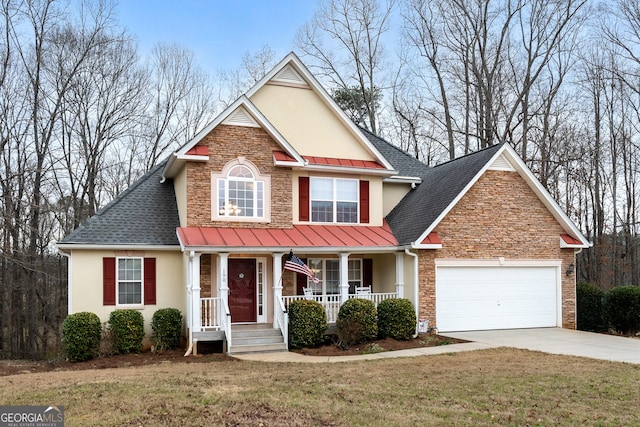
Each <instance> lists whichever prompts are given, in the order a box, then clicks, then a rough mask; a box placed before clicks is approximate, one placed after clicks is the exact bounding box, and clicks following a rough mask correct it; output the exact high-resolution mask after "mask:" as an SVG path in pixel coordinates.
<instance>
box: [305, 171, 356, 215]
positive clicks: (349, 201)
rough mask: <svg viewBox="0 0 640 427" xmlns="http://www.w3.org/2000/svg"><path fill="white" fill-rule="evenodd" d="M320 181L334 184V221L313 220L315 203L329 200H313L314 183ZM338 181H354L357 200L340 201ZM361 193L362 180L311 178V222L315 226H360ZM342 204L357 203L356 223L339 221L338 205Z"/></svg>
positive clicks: (325, 177)
mask: <svg viewBox="0 0 640 427" xmlns="http://www.w3.org/2000/svg"><path fill="white" fill-rule="evenodd" d="M318 180H331V182H332V200H331V204H332V209H333V211H332V218H333V221H314V220H313V202H314V200H315V201H323V202H327V201H328V200H324V199H314V198H313V183H314V181H318ZM338 181H352V182H353V183H354V184H355V188H356V197H355V200H353V201H352V200H342V199H338V192H337V188H338V185H337V182H338ZM360 191H361V185H360V180H359V179H357V178H343V177H329V176H311V177H309V222H311V223H313V224H360V223H361V221H360V209H361V203H362V200H361V195H360ZM340 202H348V203H355V204H356V213H355V221H354V222H341V221H338V203H340Z"/></svg>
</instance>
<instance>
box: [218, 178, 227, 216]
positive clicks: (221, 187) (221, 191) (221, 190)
mask: <svg viewBox="0 0 640 427" xmlns="http://www.w3.org/2000/svg"><path fill="white" fill-rule="evenodd" d="M226 182H227V181H226V180H224V179H219V180H218V214H219V215H225V209H224V205H225V201H226V192H225V184H226Z"/></svg>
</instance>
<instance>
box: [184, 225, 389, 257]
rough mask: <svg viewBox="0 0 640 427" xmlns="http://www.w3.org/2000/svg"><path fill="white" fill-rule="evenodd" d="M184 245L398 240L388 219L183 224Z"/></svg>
mask: <svg viewBox="0 0 640 427" xmlns="http://www.w3.org/2000/svg"><path fill="white" fill-rule="evenodd" d="M177 233H178V239H179V240H180V244H181V245H182V247H183V248H190V249H192V250H194V249H196V250H197V249H203V250H206V249H210V250H214V249H225V250H231V249H233V250H242V251H244V252H246V251H247V250H253V251H255V250H256V249H262V250H265V249H273V250H289V249H293V248H305V249H307V250H313V249H316V250H325V251H326V250H327V249H361V250H378V251H379V250H385V249H389V250H393V249H397V246H398V241H397V240H396V238H395V237H394V235H393V233H392V232H391V228H389V226H388V225H387V223H386V222H385V223H384V224H383V225H382V226H381V227H370V226H348V225H294V226H293V227H291V228H244V227H243V228H235V227H225V228H222V227H179V228H178V229H177Z"/></svg>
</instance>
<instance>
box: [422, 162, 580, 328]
mask: <svg viewBox="0 0 640 427" xmlns="http://www.w3.org/2000/svg"><path fill="white" fill-rule="evenodd" d="M435 231H436V232H437V233H438V235H439V236H440V238H441V239H442V249H440V250H421V251H420V253H419V257H420V258H419V278H420V279H419V280H420V313H421V315H420V317H426V318H428V319H429V324H430V325H435V326H436V327H437V325H436V316H435V314H436V299H435V295H436V288H435V259H438V258H443V259H451V258H457V259H497V258H499V257H504V258H505V259H506V260H514V259H518V260H523V259H548V260H558V259H561V260H562V267H561V271H562V272H564V271H565V270H566V268H567V267H568V266H569V264H571V263H575V254H574V250H573V249H560V234H563V233H564V230H563V229H562V228H561V227H560V224H558V222H557V221H556V220H555V218H554V217H553V216H552V215H551V213H550V212H549V211H548V210H547V208H546V207H545V206H544V204H543V203H542V202H541V201H540V199H539V198H538V196H537V195H536V194H535V193H534V192H533V191H532V190H531V189H530V188H529V186H528V185H527V184H526V182H525V181H524V180H523V179H522V178H521V177H520V175H518V174H517V173H516V172H506V171H492V170H488V171H486V172H485V174H484V175H483V176H482V177H481V178H480V179H479V180H478V182H476V184H475V185H474V186H473V187H472V188H471V189H470V190H469V191H468V192H467V194H466V195H465V196H464V197H463V198H462V199H461V200H460V201H459V202H458V204H457V205H456V206H455V207H454V208H453V209H452V210H451V211H450V212H449V214H448V215H447V216H446V217H445V218H444V219H443V220H442V222H440V224H438V226H437V227H436V229H435ZM561 277H562V326H563V327H564V328H570V329H575V314H576V313H575V310H576V308H575V274H572V275H571V276H569V277H567V276H566V275H565V274H564V273H563V274H561Z"/></svg>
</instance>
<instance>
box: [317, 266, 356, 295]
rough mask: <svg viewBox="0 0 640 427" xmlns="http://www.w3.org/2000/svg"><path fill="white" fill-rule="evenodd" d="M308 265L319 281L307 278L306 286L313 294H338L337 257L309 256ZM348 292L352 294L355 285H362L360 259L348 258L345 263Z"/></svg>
mask: <svg viewBox="0 0 640 427" xmlns="http://www.w3.org/2000/svg"><path fill="white" fill-rule="evenodd" d="M308 266H309V268H310V269H311V271H313V273H314V274H315V276H316V277H317V278H318V279H319V280H320V282H319V283H313V281H311V280H308V279H307V286H310V287H311V289H313V293H314V294H315V295H337V294H340V261H339V260H337V259H320V258H310V259H309V260H308ZM347 266H348V267H347V268H348V280H349V293H350V294H354V293H355V289H356V287H359V286H362V260H361V259H350V260H349V261H348V264H347Z"/></svg>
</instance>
